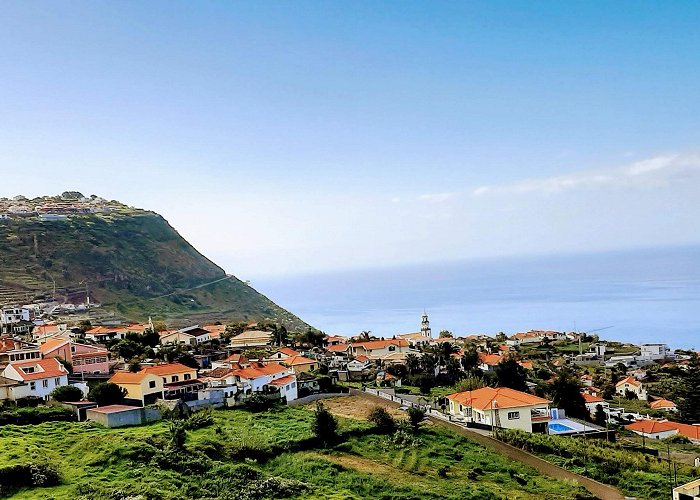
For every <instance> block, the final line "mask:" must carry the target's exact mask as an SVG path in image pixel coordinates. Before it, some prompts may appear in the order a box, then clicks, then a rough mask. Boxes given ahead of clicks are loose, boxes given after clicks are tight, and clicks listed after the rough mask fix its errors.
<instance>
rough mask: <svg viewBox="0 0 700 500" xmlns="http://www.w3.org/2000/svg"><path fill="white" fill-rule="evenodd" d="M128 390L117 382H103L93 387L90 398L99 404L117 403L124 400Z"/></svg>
mask: <svg viewBox="0 0 700 500" xmlns="http://www.w3.org/2000/svg"><path fill="white" fill-rule="evenodd" d="M124 396H126V390H125V389H122V388H121V387H119V386H118V385H117V384H112V383H110V382H103V383H101V384H97V385H96V386H95V387H93V388H92V390H91V391H90V394H88V399H89V400H90V401H94V402H95V403H97V406H107V405H117V404H121V403H122V402H123V401H124Z"/></svg>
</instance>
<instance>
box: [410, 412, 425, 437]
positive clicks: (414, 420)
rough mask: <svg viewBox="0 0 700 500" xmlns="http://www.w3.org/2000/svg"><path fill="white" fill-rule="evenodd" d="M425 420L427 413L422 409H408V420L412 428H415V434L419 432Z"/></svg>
mask: <svg viewBox="0 0 700 500" xmlns="http://www.w3.org/2000/svg"><path fill="white" fill-rule="evenodd" d="M424 418H425V411H423V410H422V409H420V408H418V407H416V406H411V407H410V408H409V409H408V420H409V421H410V422H411V427H412V428H413V432H418V429H419V428H420V424H421V422H422V421H423V419H424Z"/></svg>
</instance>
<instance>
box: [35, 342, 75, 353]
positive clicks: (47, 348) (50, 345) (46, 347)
mask: <svg viewBox="0 0 700 500" xmlns="http://www.w3.org/2000/svg"><path fill="white" fill-rule="evenodd" d="M68 343H70V339H50V340H47V341H46V342H44V343H43V344H41V345H40V346H39V350H40V351H41V354H44V355H45V354H48V353H50V352H51V351H53V350H55V349H58V348H59V347H63V346H64V345H66V344H68Z"/></svg>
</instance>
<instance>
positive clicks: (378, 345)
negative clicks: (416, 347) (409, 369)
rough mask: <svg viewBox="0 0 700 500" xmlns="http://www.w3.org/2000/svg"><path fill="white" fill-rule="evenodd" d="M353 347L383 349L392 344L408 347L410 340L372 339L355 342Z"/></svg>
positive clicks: (352, 344)
mask: <svg viewBox="0 0 700 500" xmlns="http://www.w3.org/2000/svg"><path fill="white" fill-rule="evenodd" d="M350 345H351V346H352V347H355V348H357V347H363V348H364V349H367V350H369V349H383V348H385V347H388V346H390V345H395V346H398V347H408V341H407V340H405V339H389V340H370V341H369V342H353V343H351V344H350Z"/></svg>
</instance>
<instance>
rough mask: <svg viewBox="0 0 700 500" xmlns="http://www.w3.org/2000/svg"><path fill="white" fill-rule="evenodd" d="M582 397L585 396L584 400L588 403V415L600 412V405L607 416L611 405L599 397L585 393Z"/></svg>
mask: <svg viewBox="0 0 700 500" xmlns="http://www.w3.org/2000/svg"><path fill="white" fill-rule="evenodd" d="M581 395H582V396H583V400H584V401H585V402H586V408H587V409H588V413H590V414H591V415H595V414H596V412H597V411H598V406H599V405H600V406H601V407H602V408H603V411H604V412H605V413H606V415H607V413H608V410H609V409H610V403H608V402H607V401H605V400H604V399H603V398H601V397H599V396H592V395H590V394H587V393H585V392H584V393H582V394H581Z"/></svg>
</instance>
